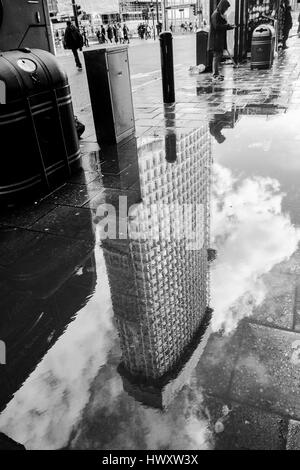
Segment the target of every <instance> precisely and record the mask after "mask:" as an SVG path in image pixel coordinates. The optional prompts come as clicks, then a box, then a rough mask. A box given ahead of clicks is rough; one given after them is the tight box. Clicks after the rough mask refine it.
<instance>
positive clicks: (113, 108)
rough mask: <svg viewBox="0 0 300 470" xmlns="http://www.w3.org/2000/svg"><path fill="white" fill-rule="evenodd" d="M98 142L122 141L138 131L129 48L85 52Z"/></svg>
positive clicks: (119, 47) (110, 48) (118, 47)
mask: <svg viewBox="0 0 300 470" xmlns="http://www.w3.org/2000/svg"><path fill="white" fill-rule="evenodd" d="M84 59H85V64H86V73H87V78H88V84H89V90H90V97H91V103H92V110H93V116H94V123H95V129H96V135H97V140H98V143H99V144H101V143H106V144H113V143H119V142H121V141H122V140H124V139H126V138H127V137H129V136H131V135H132V134H134V132H135V123H134V112H133V102H132V91H131V81H130V71H129V61H128V47H127V46H114V47H103V48H99V49H96V50H92V51H85V52H84Z"/></svg>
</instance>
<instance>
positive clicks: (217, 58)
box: [209, 0, 235, 80]
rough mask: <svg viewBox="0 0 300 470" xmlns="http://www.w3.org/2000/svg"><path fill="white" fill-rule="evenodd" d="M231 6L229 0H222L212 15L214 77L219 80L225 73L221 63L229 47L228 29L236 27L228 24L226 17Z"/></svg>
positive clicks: (211, 43) (210, 46)
mask: <svg viewBox="0 0 300 470" xmlns="http://www.w3.org/2000/svg"><path fill="white" fill-rule="evenodd" d="M229 7H230V3H229V2H228V0H221V1H220V3H219V5H218V6H217V8H216V9H215V11H214V12H213V14H212V15H211V24H210V34H209V49H210V50H211V51H213V78H214V79H217V80H223V79H224V77H223V75H220V74H219V65H220V62H221V59H222V56H223V51H224V50H226V49H227V31H228V30H230V29H234V27H235V26H233V25H230V24H228V23H227V19H226V17H225V13H226V11H227V10H228V8H229Z"/></svg>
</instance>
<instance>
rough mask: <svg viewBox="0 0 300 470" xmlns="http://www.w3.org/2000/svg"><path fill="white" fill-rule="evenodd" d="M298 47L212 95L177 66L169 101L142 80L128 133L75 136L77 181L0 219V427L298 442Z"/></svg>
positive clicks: (168, 445) (73, 437)
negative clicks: (110, 141)
mask: <svg viewBox="0 0 300 470" xmlns="http://www.w3.org/2000/svg"><path fill="white" fill-rule="evenodd" d="M299 53H300V40H298V39H297V38H294V39H291V40H290V48H289V49H288V50H287V51H285V52H281V53H280V54H279V57H278V59H277V60H276V62H275V64H274V67H273V69H272V70H270V71H251V70H250V67H249V64H244V65H242V66H240V67H239V68H236V69H233V68H232V66H231V65H224V67H223V70H224V75H225V80H224V82H222V83H220V84H217V85H212V83H211V79H210V77H209V76H208V75H205V74H203V75H199V76H191V75H189V74H188V72H187V68H186V66H178V67H177V69H176V86H177V93H176V99H177V101H176V105H174V106H163V105H162V104H161V101H162V99H161V82H160V81H159V80H155V81H153V83H151V85H149V83H144V84H143V83H142V82H141V83H140V84H139V85H138V86H139V88H137V89H136V91H135V93H134V105H135V117H136V130H137V134H136V138H133V139H131V140H129V141H128V142H126V143H124V144H123V145H119V146H118V147H115V148H105V149H101V150H99V148H98V145H97V144H96V142H95V137H94V134H93V129H91V128H90V127H88V132H86V135H85V140H84V141H83V142H82V145H81V147H82V153H83V155H82V166H83V171H82V172H81V173H80V174H77V175H75V176H74V177H72V179H71V180H70V181H69V182H68V183H67V184H66V185H64V186H63V187H61V188H59V189H58V190H57V191H55V192H54V193H52V194H51V195H49V196H48V197H46V198H44V199H42V200H40V201H36V202H35V203H34V204H27V205H26V206H24V204H23V205H22V206H20V207H16V208H13V207H10V208H8V209H7V211H6V213H4V214H3V215H1V218H0V225H1V231H0V237H1V242H2V243H1V248H0V266H1V269H0V283H1V288H2V292H3V294H2V296H1V320H0V339H1V340H2V341H5V343H6V346H7V358H6V365H1V366H0V373H1V375H0V383H1V387H0V406H1V410H2V412H1V415H0V431H1V432H3V433H5V434H6V435H8V436H9V437H11V438H12V439H14V440H15V441H17V442H20V443H22V444H24V445H25V446H26V448H28V449H62V448H68V449H110V450H113V449H252V450H253V449H299V448H300V250H299V239H300V213H299V207H300V205H299V200H300V193H299V189H298V184H297V183H298V181H299V176H300V165H299V162H298V157H299V140H300V131H299V127H298V123H299V116H300V65H299V61H298V57H299ZM182 207H184V208H185V209H184V212H183V213H181V212H180V211H181V208H182ZM129 209H130V210H129ZM128 210H129V211H128ZM196 214H198V215H199V214H200V217H196ZM116 215H117V219H116ZM186 227H188V229H187V230H186ZM107 234H108V237H107V238H106V235H107ZM116 234H118V235H116ZM214 250H215V251H214ZM215 255H217V256H216V258H215ZM214 258H215V259H214ZM212 309H213V312H212Z"/></svg>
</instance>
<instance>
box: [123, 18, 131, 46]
mask: <svg viewBox="0 0 300 470" xmlns="http://www.w3.org/2000/svg"><path fill="white" fill-rule="evenodd" d="M123 36H124V44H125V42H127V44H129V42H130V41H129V28H128V26H127V24H126V23H124V26H123Z"/></svg>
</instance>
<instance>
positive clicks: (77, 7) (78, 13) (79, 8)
mask: <svg viewBox="0 0 300 470" xmlns="http://www.w3.org/2000/svg"><path fill="white" fill-rule="evenodd" d="M75 8H76V14H77V16H80V15H82V10H81V6H80V5H76V6H75Z"/></svg>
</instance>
